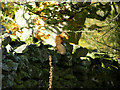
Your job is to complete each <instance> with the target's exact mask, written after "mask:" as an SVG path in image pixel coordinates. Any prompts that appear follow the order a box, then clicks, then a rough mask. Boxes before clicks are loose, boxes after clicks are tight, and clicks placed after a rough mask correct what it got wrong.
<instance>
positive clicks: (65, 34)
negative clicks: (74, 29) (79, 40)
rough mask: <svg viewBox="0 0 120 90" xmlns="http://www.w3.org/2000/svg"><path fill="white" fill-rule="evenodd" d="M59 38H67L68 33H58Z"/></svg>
mask: <svg viewBox="0 0 120 90" xmlns="http://www.w3.org/2000/svg"><path fill="white" fill-rule="evenodd" d="M59 36H60V37H61V38H65V39H68V34H67V33H66V32H64V31H63V32H62V33H61V34H60V35H59Z"/></svg>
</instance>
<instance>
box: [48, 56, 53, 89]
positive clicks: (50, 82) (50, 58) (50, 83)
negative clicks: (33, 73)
mask: <svg viewBox="0 0 120 90" xmlns="http://www.w3.org/2000/svg"><path fill="white" fill-rule="evenodd" d="M49 65H50V71H49V73H50V76H49V88H48V90H50V89H51V88H52V57H51V55H49Z"/></svg>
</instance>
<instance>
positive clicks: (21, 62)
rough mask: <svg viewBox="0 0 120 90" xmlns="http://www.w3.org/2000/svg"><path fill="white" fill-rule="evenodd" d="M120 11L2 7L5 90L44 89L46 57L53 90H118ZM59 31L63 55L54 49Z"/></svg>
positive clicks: (91, 6)
mask: <svg viewBox="0 0 120 90" xmlns="http://www.w3.org/2000/svg"><path fill="white" fill-rule="evenodd" d="M119 11H120V10H119V2H118V3H116V2H112V3H109V2H104V3H102V2H96V3H91V2H48V1H45V2H25V3H19V2H14V3H2V19H1V24H2V29H3V30H2V32H3V33H2V37H3V38H2V41H3V45H2V47H3V87H4V88H7V87H15V88H16V87H17V88H24V87H27V88H31V87H38V88H41V87H45V88H46V87H48V74H49V71H48V70H49V69H48V67H49V65H48V56H49V54H50V55H52V58H53V60H54V61H53V67H54V70H53V71H54V75H53V76H54V77H53V87H55V88H57V87H60V88H66V87H71V88H76V87H78V88H85V87H88V88H90V87H92V88H93V87H100V88H101V87H102V88H103V87H119V86H120V84H119V81H120V80H119V75H120V73H119V69H120V65H119V64H118V62H117V59H119V58H120V42H119V41H120V38H119V37H120V32H119V26H120V23H119V21H120V20H119V19H120V18H119V17H120V13H119ZM61 31H65V32H67V33H68V35H69V39H68V40H65V42H64V43H63V44H64V46H65V48H66V50H67V53H66V55H60V54H58V53H57V51H56V49H55V47H54V38H55V36H56V35H57V34H60V33H61ZM45 42H48V43H47V44H48V45H46V44H45ZM49 44H51V45H49ZM6 49H7V50H6ZM35 73H36V74H35Z"/></svg>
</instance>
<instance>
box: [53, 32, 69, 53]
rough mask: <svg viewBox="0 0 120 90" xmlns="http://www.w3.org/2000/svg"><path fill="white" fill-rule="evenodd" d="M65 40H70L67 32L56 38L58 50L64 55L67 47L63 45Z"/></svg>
mask: <svg viewBox="0 0 120 90" xmlns="http://www.w3.org/2000/svg"><path fill="white" fill-rule="evenodd" d="M63 38H66V39H67V38H68V36H67V34H66V33H65V32H62V33H61V34H59V35H57V36H56V38H55V44H56V48H57V50H58V52H59V53H60V54H62V55H63V54H65V53H66V49H65V47H64V46H63V45H62V42H63Z"/></svg>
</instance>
